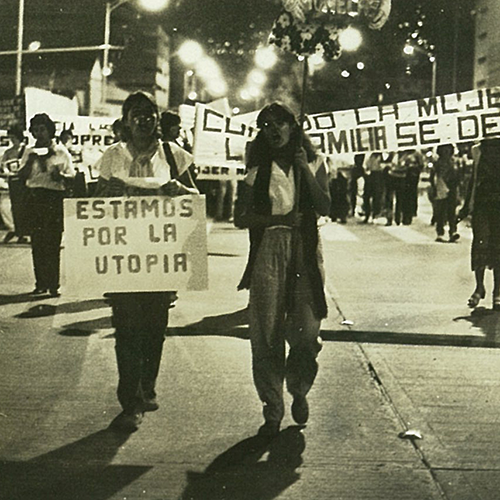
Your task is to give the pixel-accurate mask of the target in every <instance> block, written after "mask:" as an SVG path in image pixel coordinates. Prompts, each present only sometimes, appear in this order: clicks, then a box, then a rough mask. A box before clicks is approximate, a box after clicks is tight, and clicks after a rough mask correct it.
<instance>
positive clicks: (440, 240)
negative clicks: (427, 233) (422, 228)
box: [436, 236, 446, 243]
mask: <svg viewBox="0 0 500 500" xmlns="http://www.w3.org/2000/svg"><path fill="white" fill-rule="evenodd" d="M436 241H437V242H438V243H446V240H445V239H444V238H443V237H442V236H438V237H437V238H436Z"/></svg>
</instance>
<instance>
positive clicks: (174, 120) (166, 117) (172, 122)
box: [160, 111, 181, 135]
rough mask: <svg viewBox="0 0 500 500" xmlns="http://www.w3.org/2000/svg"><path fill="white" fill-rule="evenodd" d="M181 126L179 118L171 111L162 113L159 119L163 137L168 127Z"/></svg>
mask: <svg viewBox="0 0 500 500" xmlns="http://www.w3.org/2000/svg"><path fill="white" fill-rule="evenodd" d="M180 124H181V117H180V116H179V115H177V114H175V113H172V112H171V111H164V112H163V113H162V114H161V117H160V127H161V132H162V134H163V135H165V134H166V133H167V132H168V130H169V129H170V127H175V126H177V125H180Z"/></svg>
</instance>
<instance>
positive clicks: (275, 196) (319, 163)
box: [245, 155, 326, 215]
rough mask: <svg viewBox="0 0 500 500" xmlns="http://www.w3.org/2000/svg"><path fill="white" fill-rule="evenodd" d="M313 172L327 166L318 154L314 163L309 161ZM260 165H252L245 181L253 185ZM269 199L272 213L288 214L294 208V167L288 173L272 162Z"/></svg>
mask: <svg viewBox="0 0 500 500" xmlns="http://www.w3.org/2000/svg"><path fill="white" fill-rule="evenodd" d="M309 168H310V170H311V172H312V173H313V174H314V175H316V173H317V172H318V170H319V169H320V168H323V169H324V168H326V167H325V164H324V158H323V157H322V156H321V155H318V157H317V159H316V161H315V162H313V163H309ZM257 171H258V167H252V168H251V169H250V170H249V171H248V172H247V174H246V176H245V182H246V183H247V184H248V185H249V186H253V185H254V183H255V179H256V177H257ZM269 199H270V201H271V214H272V215H286V214H288V213H290V212H291V211H292V210H293V206H294V203H295V179H294V177H293V168H290V170H289V171H288V174H286V173H285V172H284V171H283V169H281V168H280V166H279V165H278V164H277V163H276V162H273V163H272V164H271V178H270V180H269Z"/></svg>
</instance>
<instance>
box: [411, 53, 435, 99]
mask: <svg viewBox="0 0 500 500" xmlns="http://www.w3.org/2000/svg"><path fill="white" fill-rule="evenodd" d="M415 51H417V52H421V53H423V54H425V55H426V56H427V58H428V60H429V62H430V63H431V65H432V76H431V97H436V82H437V57H436V56H435V55H434V54H433V53H428V52H426V51H424V50H422V49H421V48H420V47H415V46H414V45H411V44H410V43H407V44H406V45H405V46H404V48H403V52H404V53H405V54H406V55H407V56H413V55H414V54H415Z"/></svg>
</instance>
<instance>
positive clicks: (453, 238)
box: [450, 233, 460, 243]
mask: <svg viewBox="0 0 500 500" xmlns="http://www.w3.org/2000/svg"><path fill="white" fill-rule="evenodd" d="M459 239H460V235H459V234H458V233H453V234H450V243H454V242H455V241H458V240H459Z"/></svg>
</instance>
